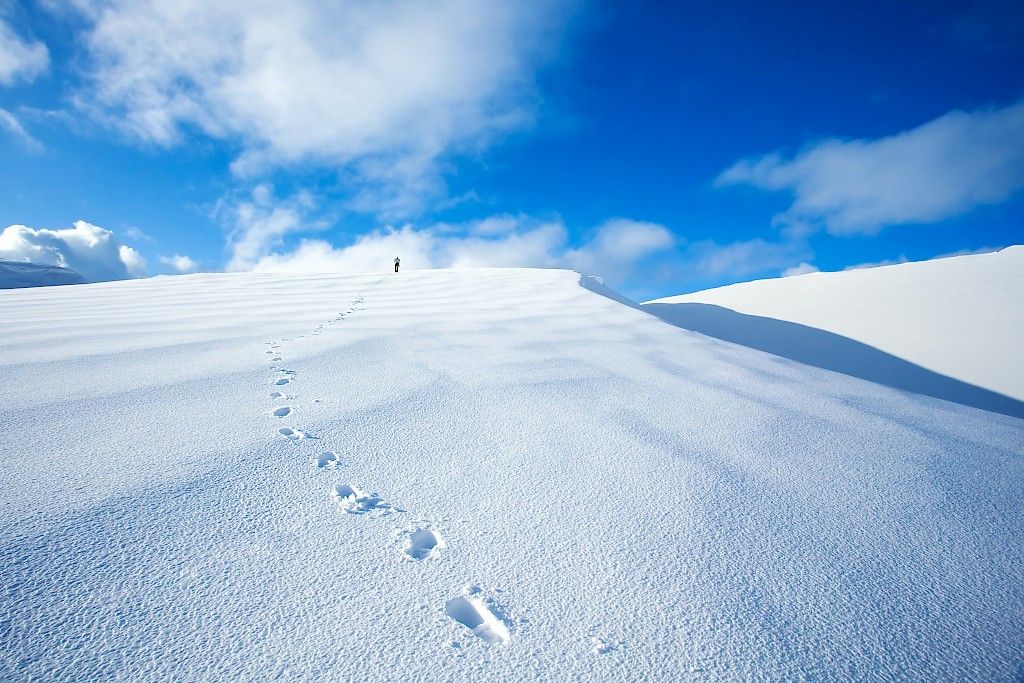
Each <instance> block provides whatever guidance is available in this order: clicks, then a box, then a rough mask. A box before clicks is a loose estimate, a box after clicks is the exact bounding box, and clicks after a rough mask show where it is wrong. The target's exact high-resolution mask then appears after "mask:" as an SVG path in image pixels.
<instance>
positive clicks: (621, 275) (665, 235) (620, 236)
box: [252, 214, 675, 283]
mask: <svg viewBox="0 0 1024 683" xmlns="http://www.w3.org/2000/svg"><path fill="white" fill-rule="evenodd" d="M674 244H675V240H674V238H673V236H672V234H671V233H670V232H669V231H668V230H667V229H666V228H665V227H664V226H661V225H657V224H654V223H644V222H640V221H632V220H629V219H624V218H617V219H614V220H610V221H607V222H606V223H604V224H602V225H600V226H598V227H597V228H596V229H595V230H594V231H593V237H592V238H591V239H590V240H588V241H587V242H586V243H584V244H582V245H581V246H578V247H572V246H570V245H569V231H568V229H567V228H566V226H565V224H564V223H563V222H562V221H561V220H559V219H547V220H541V219H536V218H533V217H530V216H526V215H522V214H520V215H507V214H506V215H498V216H491V217H488V218H484V219H481V220H476V221H469V222H466V223H459V224H451V223H441V224H436V225H432V226H427V227H424V228H415V227H413V226H410V225H406V226H403V227H401V228H398V229H394V228H388V229H384V230H377V231H374V232H371V233H367V234H364V235H361V236H359V237H358V238H356V239H355V241H354V242H353V243H352V244H350V245H348V246H343V247H335V246H333V245H331V244H329V243H328V242H326V241H323V240H303V241H302V242H301V243H300V244H299V245H298V247H297V248H296V249H294V250H293V251H290V252H285V253H274V254H268V255H266V256H264V257H263V258H261V259H259V260H258V261H257V262H255V263H254V264H253V266H252V267H253V269H254V270H259V271H274V272H318V271H321V272H363V271H374V270H381V269H386V268H388V267H389V266H390V264H391V262H392V260H393V259H394V257H395V256H398V257H400V258H401V259H402V267H403V268H406V269H416V268H472V267H515V266H519V267H541V268H545V267H560V268H573V269H576V270H580V271H581V272H585V273H588V274H598V275H604V276H606V277H607V278H608V279H609V281H610V282H612V283H617V282H622V281H623V280H624V279H625V278H626V277H627V276H628V275H629V273H630V272H631V271H632V269H633V268H635V267H636V266H637V264H639V263H642V262H643V261H644V260H645V259H649V258H654V257H657V256H659V255H666V254H668V253H669V252H670V251H671V249H672V248H673V246H674Z"/></svg>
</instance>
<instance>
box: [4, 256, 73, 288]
mask: <svg viewBox="0 0 1024 683" xmlns="http://www.w3.org/2000/svg"><path fill="white" fill-rule="evenodd" d="M83 282H85V278H83V277H82V276H81V275H79V274H78V273H76V272H75V271H73V270H69V269H67V268H61V267H60V266H51V265H46V264H39V263H29V262H27V261H5V260H0V289H17V288H21V287H48V286H52V285H77V284H82V283H83Z"/></svg>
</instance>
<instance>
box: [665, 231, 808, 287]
mask: <svg viewBox="0 0 1024 683" xmlns="http://www.w3.org/2000/svg"><path fill="white" fill-rule="evenodd" d="M810 255H811V254H810V250H809V249H808V247H807V245H806V244H804V243H803V242H799V241H795V242H768V241H766V240H763V239H753V240H744V241H738V242H730V243H728V244H719V243H717V242H714V241H712V240H701V241H699V242H693V243H691V244H690V245H689V246H688V247H687V250H686V255H685V259H684V261H685V263H684V268H685V270H686V271H688V273H689V274H692V275H694V276H696V277H700V278H720V277H723V276H729V277H743V276H747V275H756V274H759V273H766V272H769V271H775V272H779V271H780V270H783V269H785V268H789V267H791V266H793V265H794V264H796V263H801V262H803V261H806V260H807V258H808V257H809V256H810Z"/></svg>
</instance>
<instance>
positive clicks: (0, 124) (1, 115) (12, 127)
mask: <svg viewBox="0 0 1024 683" xmlns="http://www.w3.org/2000/svg"><path fill="white" fill-rule="evenodd" d="M0 128H3V129H5V130H6V131H7V132H8V133H10V134H11V135H12V136H13V137H14V139H15V140H17V141H18V142H19V143H20V144H21V146H22V147H24V148H25V149H26V150H28V151H29V152H33V153H35V154H38V153H40V152H42V151H43V149H44V148H43V143H41V142H39V141H38V140H36V139H35V138H34V137H32V136H31V135H30V134H29V133H28V131H26V130H25V129H24V128H23V127H22V125H21V122H20V121H18V119H16V118H14V114H12V113H11V112H9V111H7V110H6V109H4V108H3V107H0Z"/></svg>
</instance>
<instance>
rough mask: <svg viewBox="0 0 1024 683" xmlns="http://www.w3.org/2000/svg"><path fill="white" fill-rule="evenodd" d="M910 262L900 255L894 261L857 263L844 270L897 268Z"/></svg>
mask: <svg viewBox="0 0 1024 683" xmlns="http://www.w3.org/2000/svg"><path fill="white" fill-rule="evenodd" d="M908 261H910V259H908V258H907V257H906V256H904V255H902V254H901V255H900V256H898V257H897V258H894V259H882V260H881V261H869V262H867V263H855V264H854V265H852V266H846V267H845V268H843V270H864V269H865V268H881V267H883V266H897V265H899V264H901V263H907V262H908Z"/></svg>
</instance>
